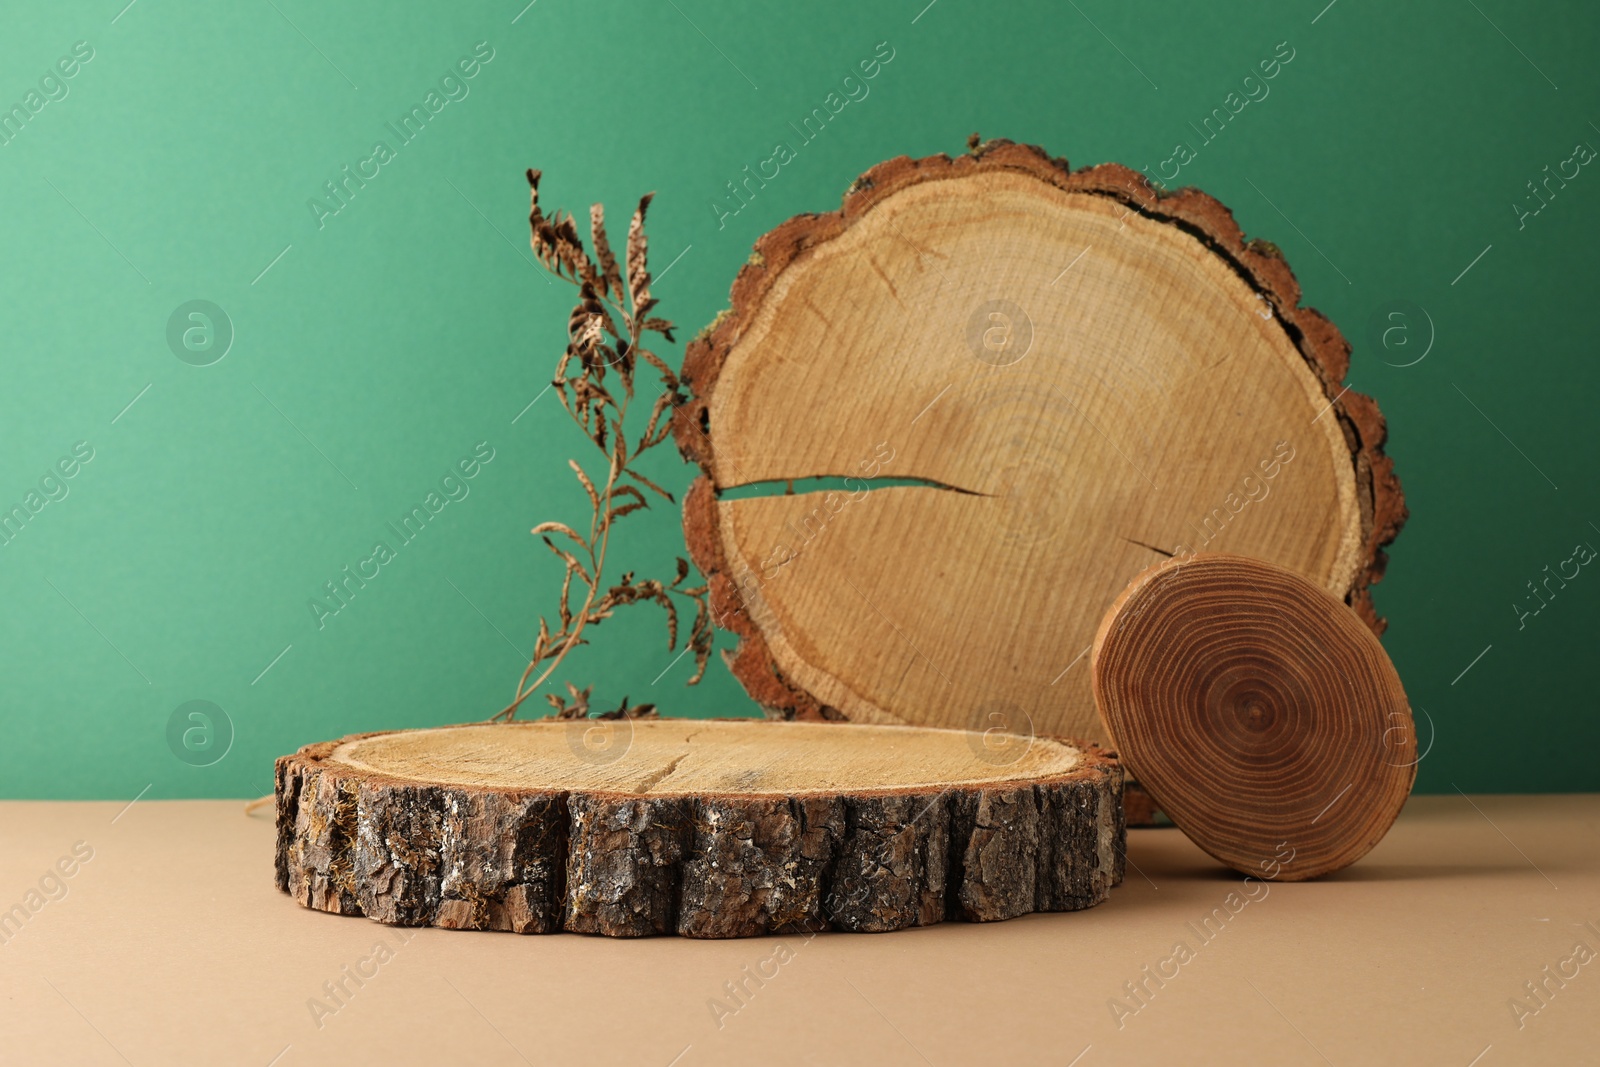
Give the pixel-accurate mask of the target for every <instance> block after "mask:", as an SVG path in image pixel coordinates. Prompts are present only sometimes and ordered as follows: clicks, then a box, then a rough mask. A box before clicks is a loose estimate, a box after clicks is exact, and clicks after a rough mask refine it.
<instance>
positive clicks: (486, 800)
mask: <svg viewBox="0 0 1600 1067" xmlns="http://www.w3.org/2000/svg"><path fill="white" fill-rule="evenodd" d="M997 742H1000V743H997ZM277 805H278V807H277V817H278V855H277V884H278V888H279V889H281V890H283V891H284V892H286V893H288V894H289V895H290V896H291V897H293V898H294V899H295V900H296V901H297V902H298V903H300V904H302V905H304V906H306V907H309V908H315V909H317V910H320V911H330V912H335V913H338V914H344V915H365V916H367V917H368V918H371V919H376V920H378V921H379V922H385V923H392V924H398V925H404V926H440V927H447V928H452V929H474V930H510V931H514V932H516V933H550V932H554V931H559V930H567V931H571V932H575V933H593V934H605V935H609V936H614V937H638V936H644V935H649V934H667V933H677V934H682V935H684V936H688V937H706V938H721V937H750V936H755V935H758V934H765V933H782V932H791V931H811V930H825V929H833V930H841V931H863V932H878V931H887V930H898V929H902V928H904V927H909V926H926V925H929V924H930V923H937V922H940V921H943V920H947V919H963V920H969V921H974V922H983V921H991V920H998V919H1008V918H1012V917H1014V916H1017V915H1021V914H1024V913H1027V912H1032V911H1070V910H1076V909H1080V908H1086V907H1090V906H1092V905H1094V904H1097V903H1099V902H1100V901H1102V900H1104V899H1105V897H1106V896H1107V894H1108V893H1109V892H1110V890H1111V887H1112V886H1113V885H1115V884H1117V883H1118V882H1120V881H1121V878H1122V870H1123V849H1124V842H1125V829H1124V822H1123V815H1122V771H1121V768H1120V766H1119V765H1118V764H1117V762H1116V759H1115V758H1114V757H1113V756H1112V755H1110V754H1109V753H1107V752H1104V751H1103V750H1101V749H1098V748H1096V747H1095V746H1093V745H1087V744H1084V745H1079V744H1075V743H1071V742H1066V741H1059V740H1053V739H1049V738H1041V737H1032V738H1030V737H1022V736H1007V737H1003V738H999V737H997V736H994V735H991V736H988V737H985V736H984V735H982V734H968V733H966V732H964V731H954V730H934V729H920V728H915V727H894V726H875V727H874V726H864V727H862V728H861V729H860V730H842V729H838V728H835V727H832V726H828V725H825V724H819V723H767V722H760V721H755V722H748V721H739V720H676V721H673V720H616V721H605V722H602V721H598V720H573V721H553V720H543V721H537V722H518V723H506V724H484V723H479V724H473V725H468V726H454V727H441V728H437V729H431V730H411V731H399V732H390V733H378V734H360V735H356V736H354V737H349V738H345V739H344V740H342V741H331V742H325V743H321V744H315V745H308V746H306V747H305V748H302V749H301V750H300V751H299V752H298V753H296V754H295V755H293V756H285V757H283V758H282V759H280V760H279V761H278V766H277Z"/></svg>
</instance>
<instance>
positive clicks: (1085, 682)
mask: <svg viewBox="0 0 1600 1067" xmlns="http://www.w3.org/2000/svg"><path fill="white" fill-rule="evenodd" d="M1299 298H1300V290H1299V287H1298V285H1297V284H1296V282H1295V280H1294V277H1293V276H1292V275H1291V274H1290V272H1289V268H1288V267H1287V266H1286V265H1285V263H1284V261H1283V259H1282V258H1281V257H1280V256H1279V254H1278V252H1277V250H1276V249H1275V248H1273V247H1272V246H1271V245H1268V244H1265V243H1263V242H1258V241H1253V242H1248V243H1247V242H1245V241H1244V240H1243V238H1242V235H1241V233H1240V231H1239V227H1238V226H1237V225H1236V224H1235V223H1234V221H1233V218H1232V216H1231V215H1230V214H1229V213H1228V211H1227V210H1226V209H1225V208H1224V207H1222V205H1220V204H1218V203H1217V202H1216V201H1215V200H1212V199H1211V198H1210V197H1207V196H1205V195H1203V194H1201V193H1198V192H1195V191H1192V190H1186V191H1183V192H1179V193H1177V194H1174V195H1170V196H1160V197H1158V196H1157V195H1156V193H1154V192H1153V191H1152V190H1151V189H1150V188H1149V187H1148V186H1147V185H1146V184H1144V182H1143V179H1142V178H1141V177H1140V176H1139V175H1138V174H1136V173H1134V172H1133V171H1130V170H1128V169H1126V168H1123V167H1120V166H1116V165H1110V164H1108V165H1104V166H1098V167H1091V168H1089V169H1086V170H1079V171H1076V172H1073V171H1070V170H1069V169H1068V167H1067V165H1066V163H1065V161H1063V160H1057V159H1051V158H1049V157H1048V156H1047V155H1045V153H1043V152H1042V151H1040V150H1038V149H1036V148H1030V147H1026V146H1021V145H1014V144H1010V143H1007V142H991V143H989V144H986V145H982V146H977V147H975V148H974V150H973V151H972V152H971V153H970V154H968V155H966V156H962V157H960V158H957V159H951V158H949V157H946V156H934V157H931V158H928V159H920V160H913V159H907V158H900V159H894V160H891V161H889V162H887V163H884V164H881V165H880V166H878V167H875V168H874V169H873V170H871V171H870V172H868V173H867V174H866V175H864V176H863V177H862V178H860V179H859V180H858V181H857V182H856V183H855V184H854V185H853V186H852V187H851V189H850V192H849V193H848V194H847V195H846V196H845V199H844V205H843V207H842V209H841V210H839V211H837V212H833V213H831V214H825V215H804V216H800V217H798V218H795V219H792V220H790V221H789V222H787V223H785V224H783V225H782V226H780V227H778V228H777V229H776V230H774V231H772V232H771V233H769V234H767V235H766V236H765V237H763V238H762V239H761V240H760V242H758V244H757V246H756V252H755V255H754V256H753V257H752V259H751V261H750V263H749V264H748V265H747V266H745V267H744V268H743V269H742V270H741V271H740V273H739V276H738V279H737V280H736V281H735V282H734V285H733V290H732V308H731V311H729V312H727V313H725V314H724V315H723V316H720V317H719V318H718V320H717V322H716V323H714V324H713V326H712V327H711V328H710V329H709V330H708V331H707V332H706V333H705V334H704V335H702V337H701V338H699V339H698V340H697V341H696V342H695V343H694V344H692V345H691V346H690V348H689V351H688V354H687V357H686V361H685V366H684V375H683V377H684V380H685V381H686V382H687V383H688V385H689V387H690V388H691V389H692V390H693V393H694V398H693V399H692V401H691V402H690V403H688V404H687V405H685V406H684V407H683V408H681V409H680V410H679V412H678V414H677V417H676V420H675V424H674V431H675V434H676V437H677V440H678V443H679V445H680V447H681V448H682V450H683V451H684V453H685V454H686V455H687V456H688V457H690V458H691V459H693V460H695V461H697V462H698V463H699V464H700V465H701V466H702V468H703V476H702V477H700V478H698V479H697V480H696V482H695V484H694V486H693V488H692V489H691V491H690V493H689V495H688V498H687V500H686V502H685V511H684V524H685V530H686V534H687V538H688V543H689V547H690V549H691V551H692V553H693V555H694V558H695V561H696V563H697V564H698V565H699V566H700V568H701V569H702V571H704V572H705V573H706V574H707V575H708V576H709V579H710V584H711V593H712V599H713V605H714V610H715V613H716V615H717V617H718V620H719V622H720V624H721V625H723V626H725V627H727V628H729V629H731V630H732V631H733V632H734V633H736V634H737V635H738V637H739V646H738V649H737V652H736V653H735V654H734V655H733V656H732V658H731V660H730V662H731V666H732V670H733V672H734V674H735V675H736V676H737V677H738V678H739V679H740V681H741V682H742V683H743V684H744V686H745V687H746V689H747V690H748V691H749V692H750V693H751V694H752V695H753V696H754V697H755V699H756V700H757V701H758V702H760V703H761V704H762V705H763V706H764V707H765V708H766V709H767V711H768V713H769V714H770V715H773V716H775V717H782V718H797V719H819V718H835V719H837V718H844V719H852V720H857V721H865V722H880V723H891V722H913V723H922V724H929V725H937V726H951V727H962V728H974V727H977V728H983V727H986V726H988V725H990V724H992V723H994V722H997V721H998V722H1004V723H1006V724H1007V725H1008V726H1009V727H1010V728H1011V729H1014V730H1018V731H1021V732H1026V731H1028V730H1029V729H1031V730H1034V731H1036V732H1038V733H1039V734H1041V735H1053V736H1074V737H1079V736H1081V737H1089V738H1097V737H1103V735H1102V734H1101V731H1100V726H1099V723H1098V721H1097V718H1096V715H1095V709H1094V703H1093V700H1092V698H1091V695H1090V687H1089V671H1088V662H1087V657H1086V653H1087V651H1088V649H1089V646H1090V643H1091V641H1092V639H1093V637H1094V632H1095V627H1096V625H1097V624H1098V623H1099V621H1100V618H1101V616H1102V615H1104V613H1105V610H1106V608H1107V607H1108V606H1109V605H1110V604H1111V602H1112V600H1113V599H1114V598H1115V597H1116V595H1117V593H1118V592H1119V591H1120V590H1121V589H1122V588H1123V587H1124V586H1125V585H1126V584H1127V583H1128V581H1129V579H1131V578H1132V577H1133V576H1134V575H1135V574H1137V573H1138V572H1139V571H1140V570H1141V569H1143V568H1144V567H1145V566H1147V565H1148V564H1149V563H1151V562H1152V561H1154V560H1158V559H1160V558H1162V557H1164V556H1167V555H1170V554H1172V553H1175V552H1184V551H1191V550H1200V549H1224V550H1227V551H1232V552H1237V553H1242V554H1245V555H1251V556H1257V557H1260V558H1263V559H1267V560H1270V561H1272V562H1274V563H1278V564H1280V565H1282V566H1284V567H1287V568H1289V569H1291V570H1293V571H1295V572H1297V573H1299V574H1302V575H1304V576H1306V577H1307V578H1309V579H1310V580H1311V581H1313V582H1314V583H1315V584H1316V585H1317V586H1319V587H1320V588H1322V589H1325V590H1327V591H1328V592H1329V593H1330V594H1332V595H1333V596H1335V597H1337V598H1339V599H1340V600H1343V601H1346V602H1347V603H1349V604H1351V605H1352V606H1353V607H1354V608H1355V610H1356V611H1357V612H1358V613H1359V614H1360V616H1361V617H1362V618H1363V619H1364V620H1366V622H1367V624H1368V625H1370V626H1371V627H1373V628H1374V629H1375V630H1378V629H1381V625H1382V624H1381V622H1380V621H1379V619H1378V618H1377V616H1376V614H1375V613H1374V610H1373V606H1372V602H1371V599H1370V596H1369V594H1368V586H1369V585H1370V584H1371V583H1372V582H1374V581H1376V580H1377V579H1378V578H1379V576H1380V575H1381V574H1382V572H1383V567H1384V562H1385V556H1384V553H1383V551H1382V548H1383V546H1384V545H1385V544H1387V543H1388V542H1389V541H1391V540H1392V539H1393V538H1394V536H1395V534H1396V532H1397V531H1398V529H1399V526H1400V524H1401V522H1402V521H1403V520H1404V517H1405V508H1404V504H1403V503H1402V499H1401V494H1400V489H1399V483H1398V482H1397V480H1396V479H1395V477H1394V474H1393V471H1392V468H1391V463H1390V461H1389V460H1388V459H1387V458H1386V457H1385V456H1384V454H1383V452H1382V444H1383V440H1384V433H1385V431H1384V422H1383V418H1382V416H1381V415H1380V414H1379V412H1378V409H1377V407H1376V406H1375V405H1374V403H1373V402H1372V401H1371V400H1370V399H1368V398H1367V397H1364V396H1362V395H1361V394H1359V393H1355V392H1351V391H1349V390H1346V389H1343V388H1341V386H1340V382H1341V381H1342V380H1343V378H1344V376H1345V372H1346V369H1347V366H1348V353H1349V348H1348V346H1347V345H1346V343H1345V341H1344V339H1343V338H1342V337H1341V336H1340V335H1339V332H1338V331H1337V330H1336V329H1335V328H1334V327H1333V325H1332V324H1331V323H1329V322H1328V320H1327V319H1325V318H1323V317H1322V316H1321V315H1320V314H1318V313H1317V312H1315V311H1312V310H1310V309H1307V308H1302V307H1299V306H1298V302H1299ZM841 476H851V477H853V478H854V479H861V480H859V481H854V480H853V481H851V482H850V483H848V485H847V486H846V488H843V489H838V488H835V489H833V490H829V491H801V492H796V493H795V494H794V495H783V494H784V492H785V485H784V483H785V482H787V481H788V480H791V479H796V480H802V479H814V478H824V477H834V478H837V477H841ZM874 477H875V478H877V479H880V480H881V479H884V478H894V479H901V480H903V481H902V484H896V485H894V486H892V487H889V486H882V485H881V481H880V483H878V484H874V483H873V482H872V481H871V480H870V479H871V478H874ZM904 480H909V482H910V484H904ZM823 484H827V483H823ZM750 486H757V487H765V488H766V491H765V492H764V493H763V491H762V490H761V489H759V488H758V489H757V490H750V489H746V490H745V491H744V492H743V493H732V492H730V491H731V490H737V489H739V488H740V487H750ZM798 488H799V489H801V490H805V489H807V488H808V487H807V485H806V484H805V483H803V482H802V484H801V485H800V486H799V487H798ZM752 492H753V493H755V495H750V494H751V493H752Z"/></svg>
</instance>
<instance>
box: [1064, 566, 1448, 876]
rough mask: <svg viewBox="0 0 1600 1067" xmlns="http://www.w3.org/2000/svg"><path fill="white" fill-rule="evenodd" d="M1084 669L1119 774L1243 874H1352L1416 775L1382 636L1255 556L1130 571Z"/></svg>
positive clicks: (1401, 695) (1403, 708) (1413, 743)
mask: <svg viewBox="0 0 1600 1067" xmlns="http://www.w3.org/2000/svg"><path fill="white" fill-rule="evenodd" d="M1093 674H1094V690H1095V697H1096V699H1097V700H1098V701H1099V705H1100V712H1101V714H1102V715H1103V716H1104V718H1105V726H1106V729H1107V731H1108V732H1109V733H1110V735H1111V736H1112V737H1114V738H1115V739H1116V743H1117V746H1118V752H1119V754H1120V756H1121V758H1122V759H1123V761H1124V762H1125V763H1126V765H1127V767H1128V768H1129V773H1131V774H1134V775H1137V776H1138V778H1139V781H1140V783H1141V784H1142V785H1143V786H1144V788H1145V789H1147V790H1148V791H1149V792H1150V794H1151V795H1152V796H1153V797H1154V798H1155V801H1156V803H1157V804H1159V805H1160V807H1161V810H1162V811H1164V812H1166V813H1167V815H1169V816H1170V817H1171V818H1172V821H1173V822H1174V823H1176V824H1177V825H1178V826H1179V828H1181V829H1182V830H1183V831H1184V832H1185V833H1186V834H1188V835H1189V837H1190V838H1192V839H1193V840H1194V841H1195V843H1196V844H1198V845H1199V846H1200V847H1201V848H1203V849H1205V850H1206V851H1207V852H1209V853H1210V854H1211V855H1213V856H1215V857H1216V858H1217V859H1219V860H1221V861H1222V862H1224V863H1226V864H1229V865H1230V866H1232V867H1234V868H1236V869H1238V870H1240V871H1244V872H1245V873H1247V874H1254V875H1256V876H1258V877H1261V876H1265V877H1273V878H1277V879H1280V880H1290V881H1298V880H1301V879H1305V878H1315V877H1317V876H1318V875H1321V874H1326V873H1328V872H1329V871H1335V870H1338V869H1339V868H1341V867H1344V866H1346V865H1348V864H1351V863H1354V862H1355V861H1356V860H1358V859H1360V858H1361V857H1362V856H1364V855H1365V854H1366V853H1367V852H1368V851H1369V850H1370V849H1371V848H1372V846H1373V845H1375V844H1377V843H1378V841H1379V839H1380V838H1382V837H1383V835H1384V834H1385V833H1387V832H1388V830H1389V827H1390V826H1391V825H1393V823H1394V820H1395V817H1396V816H1397V815H1399V813H1400V808H1401V807H1402V805H1404V804H1405V801H1406V797H1407V796H1408V795H1409V794H1410V792H1411V785H1412V782H1413V780H1414V779H1415V778H1416V764H1417V739H1416V732H1415V729H1414V727H1413V723H1412V718H1411V708H1410V705H1408V704H1407V702H1406V695H1405V691H1404V690H1403V689H1402V688H1401V686H1400V678H1399V676H1398V675H1397V674H1396V673H1395V669H1394V666H1393V664H1391V663H1390V662H1389V657H1388V656H1386V655H1385V654H1384V651H1383V647H1382V646H1381V645H1379V643H1378V639H1377V638H1376V637H1375V636H1374V635H1373V633H1372V631H1371V630H1369V629H1368V628H1367V627H1366V626H1365V625H1364V624H1363V623H1362V622H1361V620H1359V619H1358V618H1357V617H1356V615H1355V613H1354V612H1352V611H1351V610H1350V609H1349V608H1348V607H1346V606H1345V605H1344V604H1343V603H1341V602H1340V601H1339V600H1338V599H1336V598H1335V597H1333V596H1331V595H1329V594H1328V592H1327V591H1326V590H1324V589H1321V588H1318V587H1317V586H1316V585H1314V584H1312V583H1311V582H1309V581H1307V580H1306V579H1304V578H1302V577H1301V576H1299V575H1297V574H1294V573H1293V572H1291V571H1288V570H1285V569H1284V568H1281V567H1276V566H1274V565H1272V564H1270V563H1265V562H1263V561H1261V560H1253V559H1246V558H1244V557H1240V556H1230V555H1224V554H1220V553H1219V554H1210V553H1206V554H1201V555H1198V556H1194V557H1192V558H1188V559H1174V560H1170V561H1168V562H1165V563H1161V564H1157V565H1156V566H1154V567H1152V568H1150V569H1149V570H1147V571H1145V572H1144V573H1143V574H1141V575H1139V577H1137V578H1136V579H1135V580H1134V581H1133V583H1132V584H1131V585H1129V587H1128V588H1127V590H1126V591H1124V592H1123V594H1122V595H1121V596H1120V597H1118V599H1117V602H1116V604H1115V605H1113V607H1112V609H1111V610H1110V611H1109V612H1107V614H1106V617H1105V619H1104V620H1103V622H1102V623H1101V626H1100V630H1099V633H1098V634H1097V635H1096V637H1095V644H1094V665H1093Z"/></svg>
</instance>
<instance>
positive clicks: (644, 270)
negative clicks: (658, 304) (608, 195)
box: [628, 193, 655, 315]
mask: <svg viewBox="0 0 1600 1067" xmlns="http://www.w3.org/2000/svg"><path fill="white" fill-rule="evenodd" d="M654 196H655V194H654V193H646V194H645V195H644V196H642V197H640V198H639V208H638V210H637V211H635V212H634V213H633V219H632V221H630V222H629V223H628V299H629V300H631V301H632V302H633V306H634V309H635V310H634V313H635V315H641V314H643V312H642V311H641V310H640V306H641V305H643V304H644V303H645V302H646V301H648V300H649V299H650V270H649V268H648V266H647V265H646V259H647V258H648V251H649V245H650V239H649V238H648V237H646V236H645V235H644V216H645V212H646V211H648V210H649V209H650V200H651V198H652V197H654Z"/></svg>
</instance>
